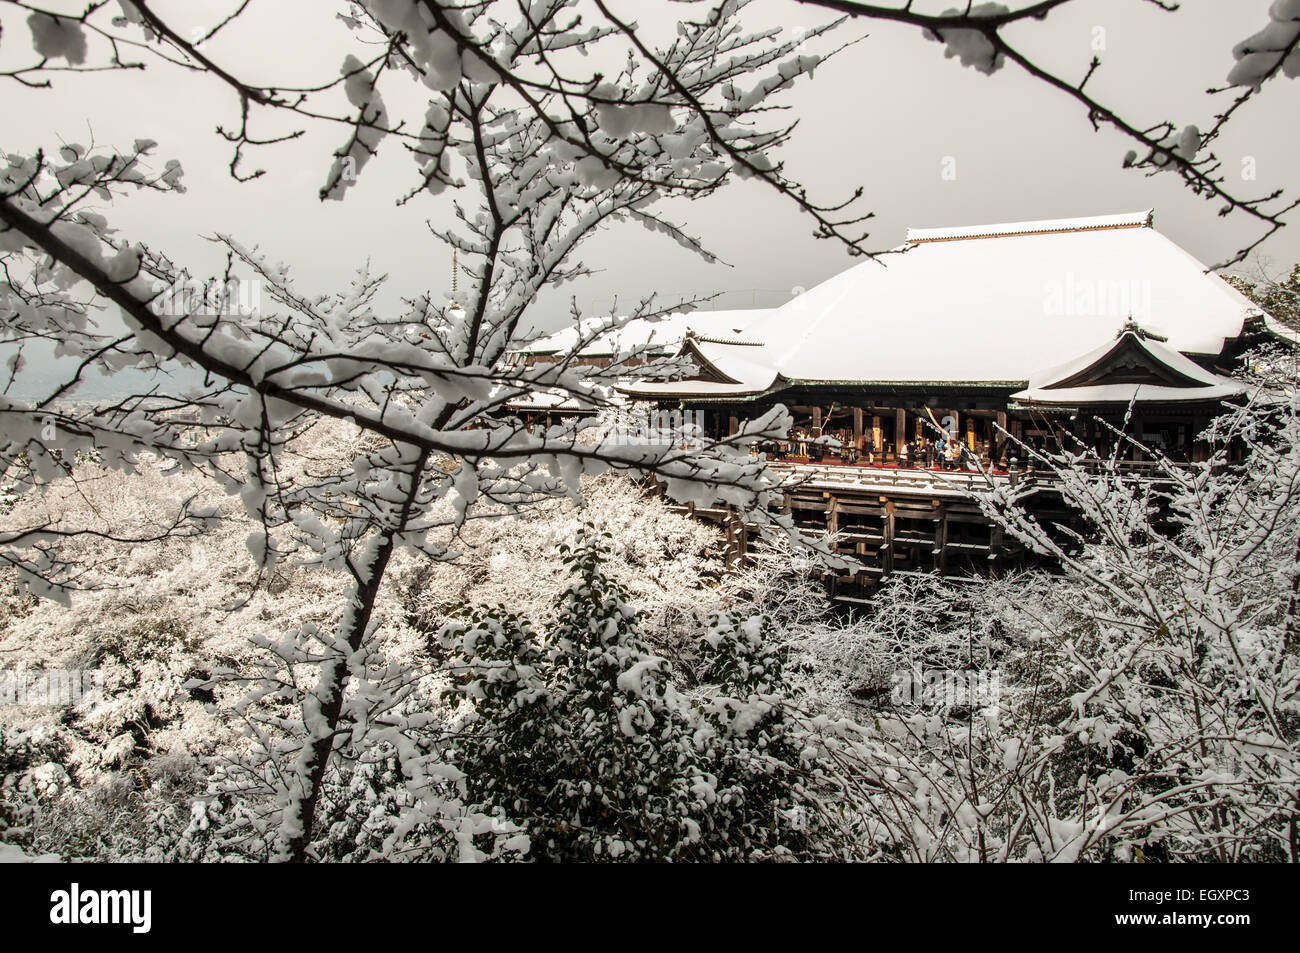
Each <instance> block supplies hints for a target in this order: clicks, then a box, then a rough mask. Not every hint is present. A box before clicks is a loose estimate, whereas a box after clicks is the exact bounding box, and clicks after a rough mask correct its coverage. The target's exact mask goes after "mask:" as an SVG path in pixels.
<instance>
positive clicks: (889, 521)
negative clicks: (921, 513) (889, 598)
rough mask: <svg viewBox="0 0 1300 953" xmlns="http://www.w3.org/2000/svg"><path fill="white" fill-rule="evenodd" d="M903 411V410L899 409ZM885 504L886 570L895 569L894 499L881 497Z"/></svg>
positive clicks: (883, 556) (883, 566) (882, 558)
mask: <svg viewBox="0 0 1300 953" xmlns="http://www.w3.org/2000/svg"><path fill="white" fill-rule="evenodd" d="M899 413H902V411H899ZM880 501H881V502H882V503H884V504H885V525H884V532H883V533H882V535H883V536H884V540H883V545H882V546H881V550H880V568H881V569H882V570H883V571H884V572H893V571H894V501H893V500H889V499H886V498H885V497H883V496H882V497H881V498H880Z"/></svg>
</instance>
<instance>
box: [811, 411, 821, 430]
mask: <svg viewBox="0 0 1300 953" xmlns="http://www.w3.org/2000/svg"><path fill="white" fill-rule="evenodd" d="M812 425H813V430H815V431H816V434H815V435H814V436H818V437H820V436H821V435H822V409H821V407H819V406H818V407H813V409H812Z"/></svg>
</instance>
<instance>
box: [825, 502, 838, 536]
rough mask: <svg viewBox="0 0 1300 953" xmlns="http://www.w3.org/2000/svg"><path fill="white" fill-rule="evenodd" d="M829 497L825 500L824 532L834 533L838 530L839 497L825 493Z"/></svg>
mask: <svg viewBox="0 0 1300 953" xmlns="http://www.w3.org/2000/svg"><path fill="white" fill-rule="evenodd" d="M827 496H828V497H829V499H828V500H827V501H826V532H827V533H828V534H832V535H833V534H835V533H838V532H839V531H840V501H839V497H836V496H832V495H830V494H827Z"/></svg>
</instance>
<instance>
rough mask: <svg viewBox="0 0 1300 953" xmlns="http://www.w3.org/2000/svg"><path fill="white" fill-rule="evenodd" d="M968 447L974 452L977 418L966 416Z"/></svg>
mask: <svg viewBox="0 0 1300 953" xmlns="http://www.w3.org/2000/svg"><path fill="white" fill-rule="evenodd" d="M966 449H967V450H970V451H971V452H974V450H975V418H974V417H967V418H966Z"/></svg>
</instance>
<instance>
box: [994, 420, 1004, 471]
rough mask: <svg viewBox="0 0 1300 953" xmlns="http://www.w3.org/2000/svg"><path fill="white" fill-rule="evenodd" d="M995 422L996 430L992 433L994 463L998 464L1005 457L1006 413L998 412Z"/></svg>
mask: <svg viewBox="0 0 1300 953" xmlns="http://www.w3.org/2000/svg"><path fill="white" fill-rule="evenodd" d="M997 422H998V425H997V428H996V429H995V430H994V431H993V434H994V438H993V443H994V452H993V460H994V462H1000V461H1001V460H1002V459H1003V458H1005V457H1006V455H1007V435H1006V429H1007V413H1006V411H1005V410H999V411H998V416H997Z"/></svg>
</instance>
